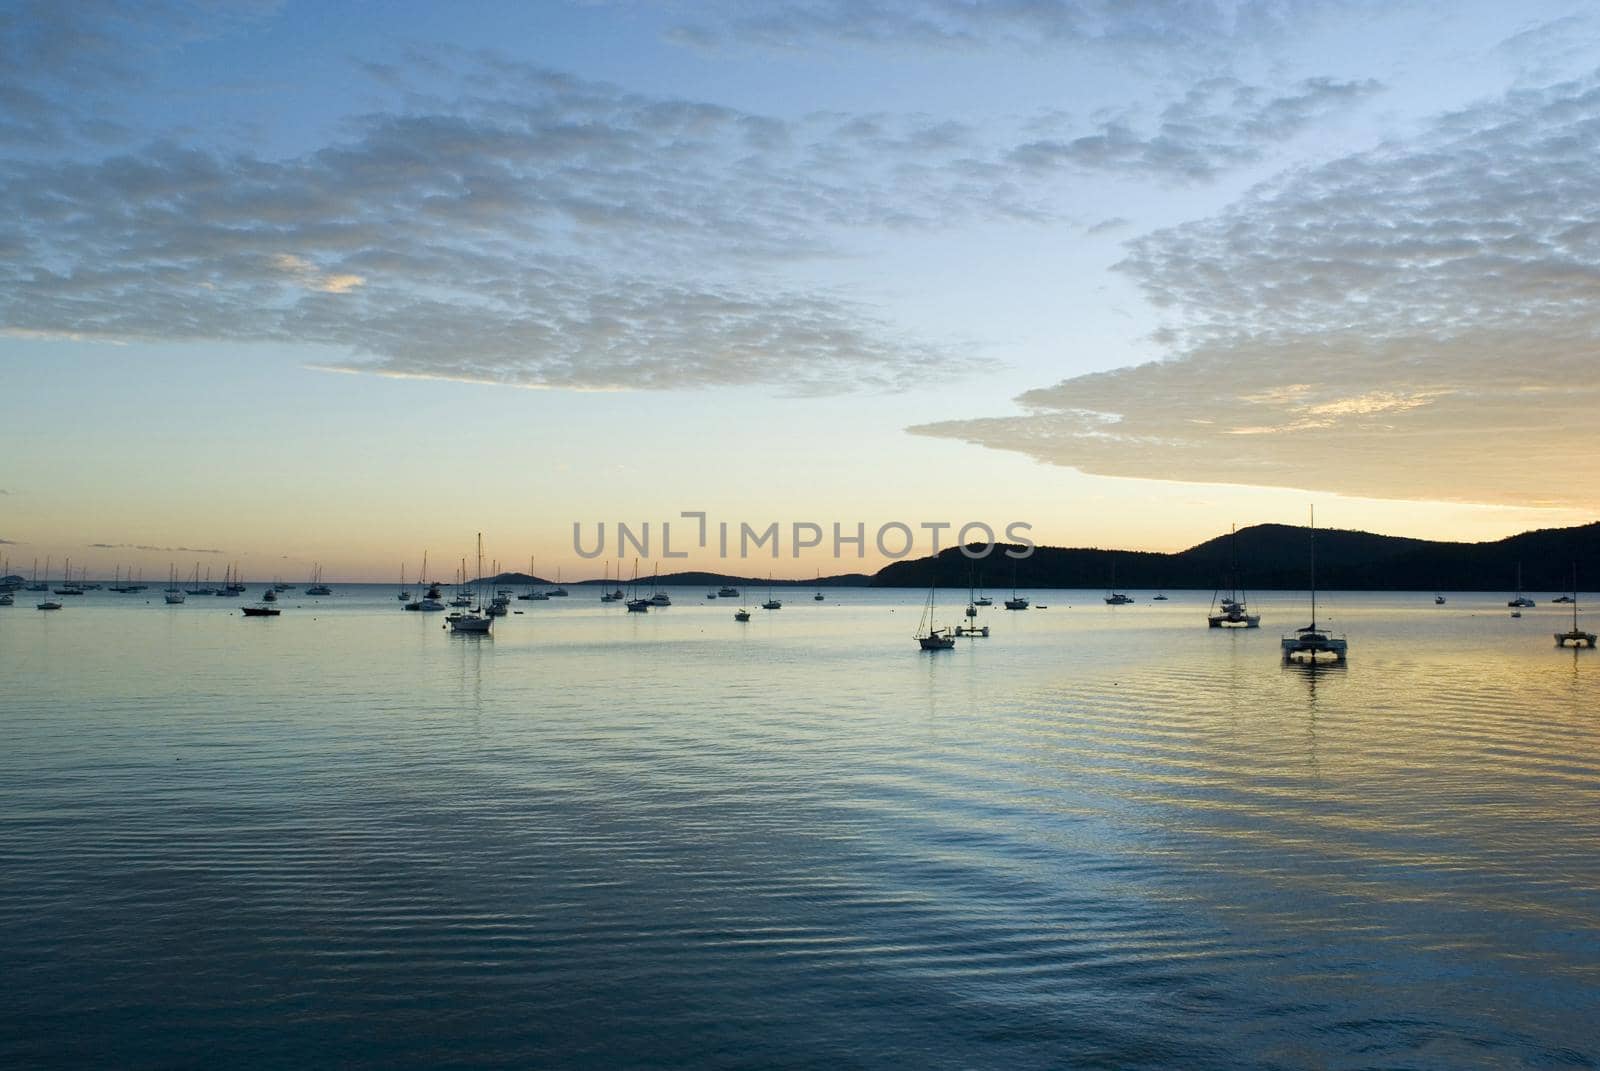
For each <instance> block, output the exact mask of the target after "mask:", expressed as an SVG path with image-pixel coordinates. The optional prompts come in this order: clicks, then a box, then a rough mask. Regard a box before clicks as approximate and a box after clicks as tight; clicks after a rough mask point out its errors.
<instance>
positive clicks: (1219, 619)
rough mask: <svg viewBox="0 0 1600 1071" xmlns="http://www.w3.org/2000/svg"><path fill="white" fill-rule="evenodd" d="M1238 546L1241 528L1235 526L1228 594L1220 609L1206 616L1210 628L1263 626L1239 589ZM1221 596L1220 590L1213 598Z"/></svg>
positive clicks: (1220, 602) (1220, 604)
mask: <svg viewBox="0 0 1600 1071" xmlns="http://www.w3.org/2000/svg"><path fill="white" fill-rule="evenodd" d="M1238 544H1239V528H1238V526H1237V525H1235V526H1234V528H1233V529H1232V533H1231V537H1230V539H1229V540H1228V558H1229V565H1228V576H1227V580H1228V594H1226V595H1223V596H1222V598H1221V600H1220V601H1219V602H1218V604H1217V605H1218V609H1217V610H1215V611H1213V612H1212V613H1210V614H1208V615H1207V616H1206V625H1207V626H1208V627H1210V628H1258V627H1260V625H1261V615H1260V614H1252V613H1251V612H1250V609H1249V607H1247V606H1246V605H1245V596H1244V591H1243V589H1241V588H1240V587H1239V546H1238ZM1220 594H1221V592H1220V590H1219V591H1218V592H1216V593H1214V594H1213V595H1212V598H1213V599H1215V598H1216V597H1217V595H1220Z"/></svg>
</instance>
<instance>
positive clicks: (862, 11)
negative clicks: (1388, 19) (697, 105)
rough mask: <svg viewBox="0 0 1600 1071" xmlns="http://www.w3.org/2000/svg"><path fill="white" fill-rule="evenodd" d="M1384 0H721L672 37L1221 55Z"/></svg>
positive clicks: (709, 44) (770, 43) (800, 44)
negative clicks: (763, 0) (757, 0)
mask: <svg viewBox="0 0 1600 1071" xmlns="http://www.w3.org/2000/svg"><path fill="white" fill-rule="evenodd" d="M1376 6H1377V5H1375V4H1370V3H1359V2H1342V3H1336V2H1333V0H1325V2H1312V0H1261V2H1255V3H1248V4H1240V3H1233V2H1224V0H1211V2H1208V0H1198V2H1191V3H1183V4H1173V3H1166V2H1160V0H1136V2H1127V0H1047V2H1040V3H1035V2H1018V0H788V2H780V3H772V4H761V5H755V6H753V7H752V6H751V5H746V4H733V3H720V4H713V5H711V14H710V15H709V16H707V17H703V18H702V20H701V21H697V22H688V23H684V24H681V25H680V26H678V27H676V28H675V29H674V31H673V33H672V34H671V36H670V39H671V40H674V41H677V42H679V43H682V44H685V45H689V46H692V47H696V48H701V49H706V48H713V47H717V46H719V45H722V44H726V43H734V42H737V43H740V44H746V45H748V44H755V45H761V46H766V47H770V48H784V49H792V48H804V47H807V46H810V45H814V44H817V43H819V42H820V43H830V42H831V43H838V44H846V45H856V46H866V47H893V48H905V47H917V48H934V49H970V48H973V47H981V46H1000V47H1016V46H1024V47H1051V46H1054V47H1062V46H1070V45H1091V46H1110V47H1114V48H1116V49H1117V50H1119V52H1121V53H1123V54H1128V53H1133V54H1139V53H1152V54H1161V55H1165V56H1171V55H1173V54H1178V55H1179V56H1181V57H1194V58H1200V57H1214V56H1216V55H1218V54H1219V53H1221V52H1223V51H1225V50H1229V49H1233V48H1236V47H1238V46H1239V45H1241V44H1266V43H1272V42H1277V41H1281V40H1283V39H1284V38H1285V37H1286V35H1288V34H1289V33H1290V32H1291V31H1292V30H1294V29H1295V28H1302V29H1303V28H1304V27H1305V26H1306V25H1308V24H1309V23H1310V22H1312V21H1313V20H1315V19H1318V18H1325V17H1328V15H1330V14H1332V13H1334V12H1337V11H1341V10H1348V9H1358V10H1359V9H1371V8H1374V7H1376Z"/></svg>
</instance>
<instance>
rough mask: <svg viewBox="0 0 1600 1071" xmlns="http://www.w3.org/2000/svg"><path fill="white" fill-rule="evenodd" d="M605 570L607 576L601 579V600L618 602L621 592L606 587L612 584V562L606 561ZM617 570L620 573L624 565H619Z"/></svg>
mask: <svg viewBox="0 0 1600 1071" xmlns="http://www.w3.org/2000/svg"><path fill="white" fill-rule="evenodd" d="M604 571H605V578H604V579H603V580H601V581H600V601H601V602H616V601H617V598H618V596H619V595H621V592H617V591H607V590H606V588H608V587H609V586H610V584H611V563H610V562H606V563H605V570H604ZM617 572H618V573H621V572H622V566H621V565H618V566H617Z"/></svg>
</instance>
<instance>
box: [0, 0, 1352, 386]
mask: <svg viewBox="0 0 1600 1071" xmlns="http://www.w3.org/2000/svg"><path fill="white" fill-rule="evenodd" d="M41 17H43V16H41ZM96 40H98V39H96ZM82 47H88V46H86V45H85V46H82ZM366 72H367V74H368V75H369V76H370V77H371V79H372V80H373V82H374V84H375V85H379V86H382V87H384V90H385V92H387V93H389V94H391V95H392V96H393V97H394V98H395V101H396V103H395V105H394V106H393V107H392V108H388V109H385V110H377V111H373V112H371V113H368V114H365V115H361V116H355V117H351V118H349V119H348V120H347V121H346V122H345V124H344V126H343V128H342V129H343V132H342V133H341V135H340V137H339V138H338V139H337V140H333V141H330V142H328V143H326V144H321V145H317V146H314V147H311V148H308V149H307V150H306V151H304V152H300V153H297V154H292V155H286V156H280V157H270V156H266V155H262V154H259V153H256V152H251V151H241V150H238V149H223V148H215V147H202V146H199V145H196V144H192V143H190V142H187V141H186V142H180V141H178V140H175V139H172V138H167V139H157V140H154V141H147V142H145V143H142V144H139V145H136V146H132V147H129V148H127V149H125V150H122V151H117V152H114V153H110V154H104V153H96V152H85V151H77V152H72V153H56V154H51V153H44V154H39V153H33V154H25V155H21V156H18V157H15V158H12V159H9V160H5V161H0V330H3V331H4V332H7V333H10V334H12V335H15V336H23V337H32V338H39V337H44V338H51V337H54V338H73V339H103V340H119V341H120V340H140V341H187V342H203V341H223V340H225V341H243V342H273V343H285V344H295V345H307V346H319V347H334V348H336V349H337V350H338V351H340V352H342V353H346V354H348V355H349V356H348V357H347V358H345V359H335V360H334V361H333V362H331V364H329V363H328V362H323V364H324V366H327V367H334V368H337V369H338V370H343V371H354V372H368V373H375V374H381V375H391V376H423V377H441V378H450V379H461V380H470V381H477V382H488V383H501V384H508V385H513V386H524V387H554V388H573V389H672V388H704V387H715V386H725V385H764V386H774V387H777V388H778V389H781V390H784V391H787V392H791V393H798V394H815V393H828V392H836V391H843V390H854V389H882V388H888V387H893V386H897V385H900V384H903V383H905V382H909V381H914V380H915V379H916V378H917V377H918V376H919V374H920V372H921V370H922V369H924V368H925V367H926V366H927V363H928V362H929V361H930V360H936V359H939V360H943V361H944V362H945V366H946V368H947V369H951V370H959V369H962V368H972V367H974V366H977V365H979V364H981V363H982V362H981V359H978V358H972V357H966V356H957V355H954V354H951V353H948V352H944V351H943V350H942V348H941V347H940V346H938V345H936V344H933V343H930V342H928V341H926V340H922V339H918V338H916V337H914V334H913V333H910V332H907V331H905V330H904V329H900V328H897V327H896V326H895V325H892V324H890V323H888V322H886V321H885V320H884V319H883V318H882V317H881V316H880V315H879V314H878V313H877V311H876V310H875V309H874V308H872V307H871V306H870V304H868V303H866V302H864V301H862V300H860V299H859V298H856V297H853V296H852V295H848V294H842V293H839V292H836V291H831V290H827V289H822V288H819V287H817V286H815V285H809V284H802V283H797V282H796V281H795V276H794V274H793V272H792V269H793V268H794V267H795V266H796V265H797V264H801V263H804V262H805V261H807V260H812V259H815V258H821V257H836V256H842V255H847V253H848V238H849V236H850V235H852V234H859V233H861V232H863V231H873V232H878V233H888V232H894V231H904V230H934V229H941V228H950V227H954V226H959V225H961V224H964V223H971V222H974V221H996V220H1002V221H1027V222H1032V223H1040V222H1045V223H1050V222H1061V221H1063V220H1065V219H1066V217H1065V216H1064V215H1063V211H1062V209H1061V208H1060V207H1059V206H1060V205H1061V204H1062V203H1064V202H1066V201H1067V200H1068V199H1066V198H1063V197H1062V196H1061V191H1062V189H1063V188H1064V187H1063V183H1064V182H1066V181H1069V180H1070V179H1071V178H1072V177H1073V176H1077V175H1082V174H1102V175H1115V176H1119V177H1122V176H1127V177H1137V178H1140V179H1143V180H1145V181H1149V182H1152V183H1157V184H1160V183H1188V182H1195V181H1206V180H1209V179H1211V178H1213V177H1215V176H1216V175H1218V174H1220V173H1222V172H1224V171H1227V170H1229V169H1233V168H1238V167H1241V166H1246V165H1249V164H1251V163H1254V162H1256V161H1259V160H1261V159H1262V158H1263V157H1264V155H1266V154H1267V153H1269V152H1270V151H1271V149H1272V147H1273V146H1275V145H1279V144H1281V143H1283V142H1284V141H1286V140H1288V139H1290V138H1292V137H1294V136H1296V135H1297V134H1298V133H1299V132H1300V131H1302V130H1303V129H1304V128H1305V127H1306V126H1307V125H1309V124H1312V123H1315V122H1317V121H1320V120H1321V119H1323V118H1326V117H1327V116H1329V115H1331V114H1333V113H1334V112H1336V111H1338V110H1340V109H1344V108H1349V107H1352V106H1354V105H1355V104H1357V103H1358V102H1359V101H1361V100H1362V99H1363V98H1365V97H1367V96H1369V95H1370V94H1371V93H1372V92H1374V90H1375V88H1376V87H1375V86H1373V85H1372V84H1370V83H1344V82H1337V81H1330V80H1310V81H1304V82H1300V83H1297V84H1295V85H1292V86H1287V87H1284V88H1281V89H1276V90H1273V89H1268V88H1266V87H1259V86H1250V85H1245V84H1243V83H1239V82H1236V81H1232V80H1221V79H1209V80H1207V81H1205V82H1203V83H1200V84H1198V85H1196V86H1195V87H1194V88H1193V89H1192V90H1191V91H1189V92H1187V93H1186V94H1180V95H1179V96H1177V97H1175V98H1173V99H1171V100H1168V101H1166V102H1165V103H1164V104H1162V105H1161V106H1160V107H1159V108H1157V109H1156V110H1155V111H1154V112H1152V113H1150V114H1148V115H1147V114H1145V113H1143V112H1141V111H1140V110H1138V109H1135V108H1130V109H1129V110H1128V111H1127V112H1126V114H1123V115H1120V116H1118V117H1115V118H1112V119H1101V120H1097V121H1095V122H1093V123H1085V122H1083V121H1079V120H1075V119H1072V118H1071V117H1066V116H1061V115H1055V114H1041V115H1037V116H1031V117H1026V119H1025V120H1021V121H1016V120H1013V121H1012V122H1010V123H1009V124H1007V123H1000V122H997V123H995V124H993V125H989V124H980V125H978V126H974V125H967V124H963V123H958V122H952V121H948V120H944V119H939V118H930V117H927V116H915V115H868V114H831V113H830V114H817V115H811V116H807V117H803V118H800V119H779V118H776V117H773V116H767V115H761V114H755V113H751V112H746V111H741V110H738V109H734V108H729V107H724V106H721V105H716V104H711V103H706V102H700V101H694V100H685V99H675V98H667V97H659V96H648V95H641V94H637V93H632V92H629V91H626V90H624V89H621V88H619V87H616V86H612V85H609V84H605V83H598V82H592V81H587V80H583V79H579V78H575V77H572V76H569V75H565V74H562V73H559V72H554V71H549V70H545V69H541V68H535V67H529V66H525V65H521V64H517V63H512V62H508V61H506V60H504V59H501V58H498V57H495V56H492V55H483V54H474V55H470V56H468V55H462V54H458V53H452V52H450V51H449V50H446V49H438V50H434V51H432V52H430V53H429V55H427V56H417V57H412V58H411V59H410V60H408V61H407V62H406V63H403V64H397V65H392V66H386V65H382V64H368V65H367V66H366ZM418 72H423V73H421V74H419V73H418ZM39 77H40V78H41V79H42V78H43V77H44V76H43V75H42V74H41V75H39ZM419 79H420V80H419ZM439 84H443V85H445V86H446V87H447V90H448V91H447V92H439V91H437V90H436V89H435V88H434V87H435V86H437V85H439ZM1069 222H1070V220H1069Z"/></svg>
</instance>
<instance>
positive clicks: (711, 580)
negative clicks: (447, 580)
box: [485, 572, 872, 588]
mask: <svg viewBox="0 0 1600 1071" xmlns="http://www.w3.org/2000/svg"><path fill="white" fill-rule="evenodd" d="M650 579H651V578H650V577H648V576H641V577H640V578H639V583H641V584H644V583H648V582H649V580H650ZM485 582H486V583H490V584H503V585H506V586H508V587H514V586H517V585H521V586H527V585H528V584H533V585H535V586H538V587H547V588H553V587H555V584H556V582H555V581H554V580H546V579H545V578H543V577H538V576H529V575H528V574H527V573H501V574H499V575H498V576H491V577H488V578H487V579H486V581H485ZM630 582H631V581H630V580H629V579H628V578H626V577H624V578H623V579H622V580H621V581H618V580H617V578H616V577H612V578H611V579H609V580H605V579H598V578H596V579H590V580H564V581H562V584H563V585H564V586H566V587H573V588H576V587H583V586H585V585H588V584H601V585H604V586H606V587H608V588H609V587H614V586H616V585H617V584H618V583H621V584H622V585H623V586H624V587H626V586H627V585H628V584H629V583H630ZM655 582H656V583H657V584H659V585H661V586H663V587H710V588H720V587H722V586H723V585H724V584H732V585H733V586H734V587H752V588H753V587H757V586H759V587H766V586H767V578H766V577H764V576H759V577H752V576H729V575H728V574H726V573H696V572H689V573H662V574H661V575H660V576H657V577H656V578H655ZM871 582H872V577H871V576H870V575H868V574H867V573H840V574H839V575H838V576H825V577H823V578H822V579H821V580H820V581H819V580H816V579H815V578H810V579H804V580H777V579H775V580H773V581H772V586H773V587H775V588H815V587H818V586H821V587H825V588H849V587H854V588H860V587H866V586H867V585H868V584H870V583H871Z"/></svg>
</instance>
